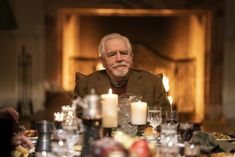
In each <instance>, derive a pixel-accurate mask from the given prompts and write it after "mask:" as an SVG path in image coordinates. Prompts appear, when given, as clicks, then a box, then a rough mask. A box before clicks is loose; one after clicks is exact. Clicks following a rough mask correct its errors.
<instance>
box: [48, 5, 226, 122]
mask: <svg viewBox="0 0 235 157" xmlns="http://www.w3.org/2000/svg"><path fill="white" fill-rule="evenodd" d="M47 3H48V5H47V6H48V8H53V9H54V11H55V10H56V11H55V12H56V13H58V12H59V11H61V9H64V8H70V9H71V8H72V9H75V8H83V9H91V10H92V9H99V8H107V9H110V8H116V9H133V10H134V9H137V10H138V9H141V10H142V9H144V10H152V9H153V10H157V11H160V10H164V9H168V10H171V11H173V10H178V9H183V10H186V12H187V11H189V12H190V11H192V10H203V11H205V12H206V14H207V16H210V19H209V22H208V25H207V27H206V36H207V38H205V39H206V41H205V42H204V44H205V49H204V59H205V60H204V67H199V68H203V69H204V72H203V74H204V80H203V84H204V87H203V88H204V94H203V97H204V98H203V99H204V102H203V105H204V108H205V110H204V111H205V112H204V111H203V112H204V115H206V118H219V116H220V114H221V113H219V114H218V116H215V117H213V115H212V116H211V115H210V114H208V111H209V109H210V110H211V109H212V110H216V111H217V110H218V111H220V108H221V103H222V96H221V90H217V89H221V80H222V78H221V72H222V71H221V68H222V64H221V63H222V57H221V55H222V52H221V51H222V50H221V48H222V45H221V43H219V40H220V39H221V38H222V35H223V34H222V31H219V30H221V29H222V28H223V25H222V23H221V21H223V18H222V17H223V4H221V2H220V3H214V2H212V1H210V0H208V1H204V2H203V3H200V4H199V3H198V2H196V1H195V2H194V1H190V2H188V1H187V2H186V1H180V2H178V3H177V2H173V1H168V2H164V1H154V2H152V3H150V2H149V1H136V2H135V1H134V2H129V1H113V3H110V2H108V1H107V2H105V1H103V2H102V3H100V2H99V3H98V2H97V3H96V1H93V2H89V3H85V2H83V3H82V2H80V3H79V2H72V1H69V3H70V4H68V3H65V1H64V2H63V4H57V5H55V6H56V7H52V6H53V4H56V2H47ZM49 3H50V4H49ZM92 3H93V4H92ZM71 6H72V7H71ZM53 9H52V11H48V14H47V18H46V21H45V22H46V23H45V24H46V28H47V30H48V31H49V30H52V28H56V31H52V32H48V34H47V37H46V38H47V41H48V42H47V43H50V44H48V45H46V47H47V49H48V50H49V49H52V48H53V47H54V48H55V49H57V51H54V52H50V53H48V54H47V58H48V59H49V57H50V56H51V55H53V56H54V59H53V60H51V59H50V63H53V62H54V63H55V64H54V65H53V66H54V68H53V66H52V68H50V69H48V68H46V69H47V75H46V77H47V79H48V80H53V81H57V82H58V83H59V84H61V85H62V84H63V83H62V82H63V77H62V75H63V74H62V53H63V47H62V38H61V35H62V34H61V30H60V29H61V26H60V25H59V20H61V18H60V17H59V16H58V14H57V15H56V16H55V15H53V14H55V12H53ZM58 17H59V18H58ZM57 20H58V21H57ZM84 20H85V19H84ZM55 21H57V22H55ZM56 36H57V37H58V38H56ZM55 38H56V41H58V42H55V41H54V42H51V40H52V39H55ZM136 49H141V50H143V49H146V47H141V46H137V47H136ZM154 50H157V51H158V49H154ZM93 52H94V51H93ZM161 52H162V51H161ZM161 52H160V53H161ZM151 53H152V52H151ZM86 54H87V53H86ZM55 56H56V57H55ZM75 57H76V56H75ZM86 57H88V58H94V57H95V56H92V55H91V56H89V55H88V56H85V58H86ZM187 57H188V56H187ZM187 57H186V58H187ZM173 58H174V57H173ZM183 58H184V57H183ZM184 59H185V58H184ZM189 59H191V58H190V57H189ZM215 62H216V64H214V63H215ZM47 66H49V65H47ZM213 66H216V69H214V68H212V67H213ZM55 67H56V68H55ZM212 78H213V79H212ZM212 91H213V93H212ZM204 115H203V117H202V118H204Z"/></svg>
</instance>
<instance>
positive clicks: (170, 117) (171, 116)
mask: <svg viewBox="0 0 235 157" xmlns="http://www.w3.org/2000/svg"><path fill="white" fill-rule="evenodd" d="M166 123H167V124H168V125H175V126H178V113H177V111H175V110H173V111H171V112H169V113H168V112H167V113H166Z"/></svg>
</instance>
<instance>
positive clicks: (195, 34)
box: [58, 8, 211, 121]
mask: <svg viewBox="0 0 235 157" xmlns="http://www.w3.org/2000/svg"><path fill="white" fill-rule="evenodd" d="M58 17H59V18H58V21H59V29H58V30H61V31H59V37H60V40H59V45H61V47H60V48H61V52H62V55H61V56H62V58H61V60H62V86H63V88H64V89H66V90H73V87H74V82H75V80H74V79H75V73H76V72H77V71H79V72H81V73H83V74H89V73H91V72H93V71H94V70H95V67H96V65H97V64H98V62H99V61H98V52H97V46H98V44H99V41H100V39H101V37H102V36H104V35H106V34H108V33H111V32H117V33H121V34H123V35H126V36H127V37H129V38H130V40H131V42H132V44H133V52H134V63H133V66H134V68H140V69H145V70H147V71H150V72H152V73H155V74H157V73H163V74H164V76H166V77H168V78H169V80H170V90H169V92H168V95H170V96H172V97H173V101H174V103H175V104H176V105H177V108H178V111H179V112H180V113H182V115H190V117H191V118H195V119H196V121H202V120H203V118H204V113H205V111H204V110H205V109H204V108H205V80H206V79H207V76H206V75H204V74H205V69H206V68H205V60H206V59H205V56H206V55H207V54H206V53H208V52H207V45H208V41H209V36H210V22H211V13H210V12H209V11H208V10H200V9H187V10H186V9H170V10H169V9H148V10H146V9H84V8H83V9H82V8H65V9H61V10H60V12H59V16H58ZM143 56H144V57H143Z"/></svg>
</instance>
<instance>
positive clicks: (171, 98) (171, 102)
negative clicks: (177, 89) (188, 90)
mask: <svg viewBox="0 0 235 157" xmlns="http://www.w3.org/2000/svg"><path fill="white" fill-rule="evenodd" d="M167 99H168V100H169V102H170V104H171V105H172V104H173V97H172V96H168V97H167Z"/></svg>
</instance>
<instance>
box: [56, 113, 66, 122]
mask: <svg viewBox="0 0 235 157" xmlns="http://www.w3.org/2000/svg"><path fill="white" fill-rule="evenodd" d="M54 121H58V122H62V121H64V114H63V113H62V112H55V113H54Z"/></svg>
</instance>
